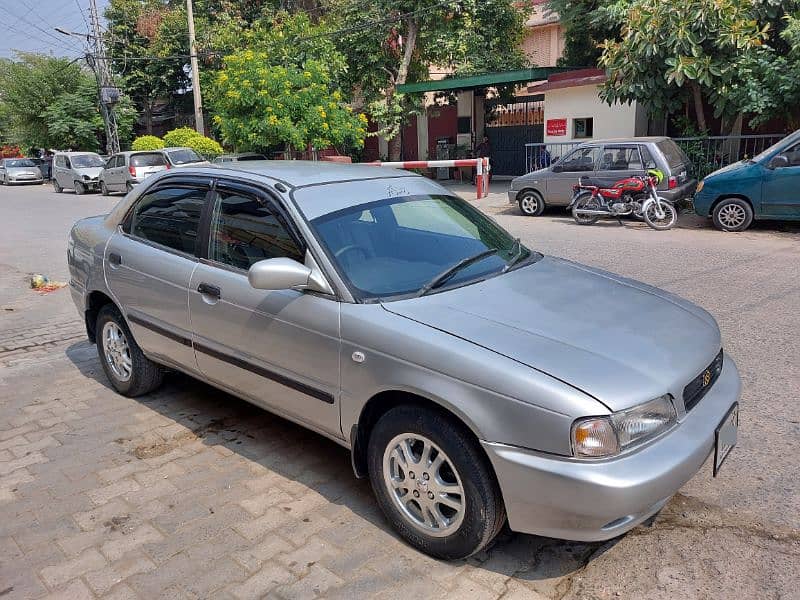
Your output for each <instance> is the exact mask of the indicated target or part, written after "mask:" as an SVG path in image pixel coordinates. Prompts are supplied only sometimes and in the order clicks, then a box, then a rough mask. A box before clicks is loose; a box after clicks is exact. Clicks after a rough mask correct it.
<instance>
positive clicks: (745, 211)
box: [711, 198, 753, 231]
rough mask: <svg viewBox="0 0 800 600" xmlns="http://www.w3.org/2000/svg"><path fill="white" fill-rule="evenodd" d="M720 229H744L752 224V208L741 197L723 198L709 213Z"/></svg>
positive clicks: (715, 225)
mask: <svg viewBox="0 0 800 600" xmlns="http://www.w3.org/2000/svg"><path fill="white" fill-rule="evenodd" d="M711 218H712V220H713V221H714V227H716V228H717V229H719V230H720V231H744V230H745V229H747V228H748V227H750V225H752V224H753V208H752V207H751V206H750V203H749V202H747V201H745V200H742V199H741V198H725V199H724V200H723V201H722V202H720V203H719V204H717V205H716V206H715V207H714V212H713V213H712V215H711Z"/></svg>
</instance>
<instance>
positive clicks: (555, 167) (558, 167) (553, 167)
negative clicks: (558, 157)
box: [550, 165, 564, 173]
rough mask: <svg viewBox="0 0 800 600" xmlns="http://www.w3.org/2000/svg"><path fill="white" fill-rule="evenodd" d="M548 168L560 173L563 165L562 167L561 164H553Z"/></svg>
mask: <svg viewBox="0 0 800 600" xmlns="http://www.w3.org/2000/svg"><path fill="white" fill-rule="evenodd" d="M550 170H551V171H552V172H553V173H561V171H563V170H564V167H562V166H561V165H553V166H552V167H550Z"/></svg>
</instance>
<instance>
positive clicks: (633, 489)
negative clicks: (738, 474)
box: [481, 356, 741, 541]
mask: <svg viewBox="0 0 800 600" xmlns="http://www.w3.org/2000/svg"><path fill="white" fill-rule="evenodd" d="M740 394H741V380H740V379H739V372H738V371H737V369H736V364H735V363H734V362H733V360H732V359H731V358H730V357H728V356H725V362H724V364H723V368H722V373H720V376H719V378H718V379H717V381H716V382H715V383H714V385H713V387H712V388H711V389H710V390H709V391H708V393H706V395H705V396H704V397H703V399H702V400H701V401H700V402H699V403H698V404H697V406H695V407H694V408H693V409H692V410H691V411H689V413H687V414H685V415H684V416H683V417H681V419H680V420H679V422H678V425H677V426H675V427H674V428H673V429H672V430H670V431H669V432H668V433H666V434H664V435H663V436H661V437H660V438H657V439H656V440H654V441H653V442H651V443H650V444H648V445H646V446H644V447H643V448H641V449H639V450H637V451H634V452H632V453H630V454H626V455H623V456H620V457H617V458H612V459H608V460H598V461H590V460H576V459H571V458H561V457H554V456H552V455H547V454H543V453H539V452H534V451H530V450H525V449H522V448H517V447H513V446H506V445H504V444H498V443H493V442H484V441H482V442H481V445H482V446H483V448H484V449H485V450H486V453H487V454H488V455H489V459H490V460H491V462H492V465H493V466H494V470H495V473H496V474H497V479H498V481H499V483H500V489H501V490H502V492H503V500H504V501H505V505H506V512H507V513H508V521H509V525H510V527H511V529H512V530H514V531H518V532H520V533H530V534H535V535H543V536H547V537H553V538H560V539H567V540H579V541H601V540H607V539H610V538H613V537H616V536H618V535H621V534H623V533H625V532H626V531H628V530H630V529H632V528H633V527H635V526H636V525H638V524H639V523H641V522H642V521H644V520H646V519H647V518H648V517H650V516H652V515H653V514H655V513H656V512H658V511H659V510H661V508H662V507H663V506H664V505H665V504H666V503H667V501H668V500H669V499H670V498H671V497H672V496H673V495H674V494H675V493H676V492H677V491H678V490H679V489H680V488H681V486H683V485H684V484H685V483H686V482H687V481H689V479H691V478H692V477H693V476H694V475H695V474H696V473H697V472H698V470H699V469H700V468H701V467H702V466H703V464H704V463H705V461H706V459H707V458H708V456H709V455H710V454H711V453H712V452H713V450H714V430H715V428H716V427H717V425H718V424H719V423H720V421H721V420H722V418H723V417H724V416H725V414H726V413H727V411H728V409H730V407H731V406H732V405H733V404H734V403H735V402H737V401H738V400H739V396H740Z"/></svg>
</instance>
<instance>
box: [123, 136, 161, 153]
mask: <svg viewBox="0 0 800 600" xmlns="http://www.w3.org/2000/svg"><path fill="white" fill-rule="evenodd" d="M163 147H164V140H162V139H161V138H160V137H156V136H154V135H142V136H139V137H137V138H136V139H135V140H133V144H131V150H161V148H163Z"/></svg>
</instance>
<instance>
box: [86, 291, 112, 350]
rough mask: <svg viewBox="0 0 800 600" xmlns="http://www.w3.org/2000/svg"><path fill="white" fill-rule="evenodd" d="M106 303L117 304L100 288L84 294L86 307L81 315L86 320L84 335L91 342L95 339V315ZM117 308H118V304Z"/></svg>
mask: <svg viewBox="0 0 800 600" xmlns="http://www.w3.org/2000/svg"><path fill="white" fill-rule="evenodd" d="M107 304H112V305H114V306H117V305H116V303H115V302H114V301H113V300H112V299H111V298H110V297H109V296H108V295H107V294H106V293H105V292H101V291H100V290H94V291H92V292H89V294H87V296H86V309H85V310H84V312H83V316H84V320H85V322H86V335H87V336H88V337H89V341H90V342H92V343H95V342H96V341H97V331H96V326H97V315H98V314H100V310H101V309H102V308H103V307H104V306H106V305H107ZM117 309H119V307H118V306H117ZM120 312H121V311H120Z"/></svg>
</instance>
